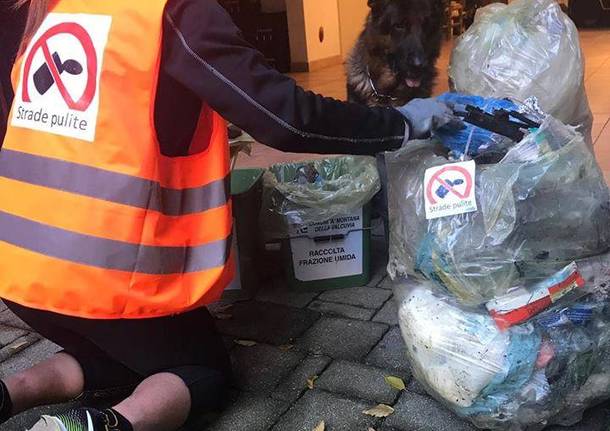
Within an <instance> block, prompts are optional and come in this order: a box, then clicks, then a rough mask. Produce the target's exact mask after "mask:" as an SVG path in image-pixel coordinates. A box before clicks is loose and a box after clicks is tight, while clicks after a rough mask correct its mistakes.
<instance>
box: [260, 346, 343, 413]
mask: <svg viewBox="0 0 610 431" xmlns="http://www.w3.org/2000/svg"><path fill="white" fill-rule="evenodd" d="M330 361H331V359H330V358H329V357H327V356H310V357H308V358H306V359H305V360H304V361H303V362H302V363H301V364H300V365H299V366H298V367H297V368H296V369H295V370H294V371H293V372H292V373H290V374H289V375H288V377H286V379H284V381H282V382H280V384H279V385H278V386H277V388H275V390H274V391H273V393H272V394H271V397H272V398H275V399H278V400H284V401H288V402H289V403H291V404H292V403H294V402H295V401H296V400H298V399H299V397H300V396H301V395H302V394H303V392H305V391H306V390H307V380H308V379H310V378H311V377H313V376H319V375H320V374H322V371H324V369H325V368H326V366H327V365H328V364H329V363H330Z"/></svg>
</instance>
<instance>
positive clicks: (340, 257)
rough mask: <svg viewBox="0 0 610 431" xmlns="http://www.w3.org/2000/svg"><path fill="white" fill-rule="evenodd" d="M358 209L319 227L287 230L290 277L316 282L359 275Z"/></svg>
mask: <svg viewBox="0 0 610 431" xmlns="http://www.w3.org/2000/svg"><path fill="white" fill-rule="evenodd" d="M362 218H363V217H362V208H361V209H359V210H358V211H355V212H354V213H352V214H348V215H345V216H339V217H335V218H332V219H330V220H326V221H324V222H320V223H308V224H304V225H292V226H290V236H291V240H290V247H291V249H292V263H293V267H294V276H295V278H296V279H297V280H299V281H317V280H326V279H331V278H339V277H350V276H353V275H360V274H362V272H363V268H364V265H363V256H362V254H363V250H362V238H363V236H362V235H363V233H362V227H363V220H362Z"/></svg>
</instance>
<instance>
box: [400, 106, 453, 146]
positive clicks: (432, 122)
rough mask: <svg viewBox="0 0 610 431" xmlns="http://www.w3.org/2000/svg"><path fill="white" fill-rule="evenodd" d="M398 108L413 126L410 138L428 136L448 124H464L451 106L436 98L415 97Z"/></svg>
mask: <svg viewBox="0 0 610 431" xmlns="http://www.w3.org/2000/svg"><path fill="white" fill-rule="evenodd" d="M396 109H397V110H398V111H399V112H400V113H401V114H402V115H403V116H404V117H405V118H406V119H407V121H408V122H409V125H410V126H411V130H410V135H409V139H422V138H427V137H429V136H430V134H431V133H432V132H433V131H435V130H437V129H440V128H441V127H443V126H446V125H448V124H450V125H455V126H456V127H458V128H459V127H462V126H463V123H462V122H461V121H460V120H459V119H458V118H457V117H456V116H455V115H454V114H453V111H452V110H451V108H450V107H449V106H448V105H446V104H444V103H442V102H439V101H438V100H436V99H413V100H411V101H410V102H409V103H407V104H406V105H404V106H401V107H399V108H396Z"/></svg>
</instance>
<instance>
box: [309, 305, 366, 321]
mask: <svg viewBox="0 0 610 431" xmlns="http://www.w3.org/2000/svg"><path fill="white" fill-rule="evenodd" d="M309 308H311V309H312V310H316V311H319V312H320V313H322V314H325V315H328V316H340V317H347V318H349V319H357V320H371V317H373V315H374V314H375V310H371V309H368V308H360V307H354V306H353V305H347V304H337V303H335V302H324V301H318V300H316V301H314V302H312V303H311V304H310V305H309Z"/></svg>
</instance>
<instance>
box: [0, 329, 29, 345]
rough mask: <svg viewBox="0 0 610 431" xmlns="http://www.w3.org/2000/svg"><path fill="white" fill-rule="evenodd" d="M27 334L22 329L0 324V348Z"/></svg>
mask: <svg viewBox="0 0 610 431" xmlns="http://www.w3.org/2000/svg"><path fill="white" fill-rule="evenodd" d="M26 334H27V331H25V330H24V329H17V328H12V327H10V326H2V325H0V348H1V347H4V346H6V345H7V344H10V343H12V342H13V341H15V340H16V339H17V338H19V337H23V336H24V335H26Z"/></svg>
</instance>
